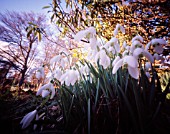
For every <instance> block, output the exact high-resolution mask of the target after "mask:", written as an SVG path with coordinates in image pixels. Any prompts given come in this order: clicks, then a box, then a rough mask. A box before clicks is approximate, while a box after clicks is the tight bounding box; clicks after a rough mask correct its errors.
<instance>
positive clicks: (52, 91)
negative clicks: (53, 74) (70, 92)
mask: <svg viewBox="0 0 170 134" xmlns="http://www.w3.org/2000/svg"><path fill="white" fill-rule="evenodd" d="M50 90H51V97H50V99H53V98H54V96H55V88H54V86H53V84H51V87H50Z"/></svg>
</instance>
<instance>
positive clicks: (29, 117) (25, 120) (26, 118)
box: [20, 110, 37, 129]
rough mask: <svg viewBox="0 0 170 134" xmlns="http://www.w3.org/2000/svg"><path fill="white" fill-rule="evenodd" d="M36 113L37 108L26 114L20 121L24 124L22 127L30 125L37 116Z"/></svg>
mask: <svg viewBox="0 0 170 134" xmlns="http://www.w3.org/2000/svg"><path fill="white" fill-rule="evenodd" d="M36 114H37V110H34V111H32V112H30V113H28V114H27V115H25V116H24V118H23V119H22V120H21V122H20V124H22V129H25V128H26V127H28V126H29V125H30V123H31V121H32V120H33V119H34V118H35V115H36Z"/></svg>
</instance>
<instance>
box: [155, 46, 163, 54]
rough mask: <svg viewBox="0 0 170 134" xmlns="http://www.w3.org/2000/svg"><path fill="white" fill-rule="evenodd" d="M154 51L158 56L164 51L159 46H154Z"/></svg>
mask: <svg viewBox="0 0 170 134" xmlns="http://www.w3.org/2000/svg"><path fill="white" fill-rule="evenodd" d="M154 50H155V52H157V53H158V54H161V53H162V52H163V51H164V49H163V46H162V45H160V44H156V45H155V47H154Z"/></svg>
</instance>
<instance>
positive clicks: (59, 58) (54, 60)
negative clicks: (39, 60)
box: [50, 55, 62, 65]
mask: <svg viewBox="0 0 170 134" xmlns="http://www.w3.org/2000/svg"><path fill="white" fill-rule="evenodd" d="M61 58H62V55H56V56H54V57H53V58H52V59H51V60H50V65H52V64H53V63H55V62H59V61H60V60H61Z"/></svg>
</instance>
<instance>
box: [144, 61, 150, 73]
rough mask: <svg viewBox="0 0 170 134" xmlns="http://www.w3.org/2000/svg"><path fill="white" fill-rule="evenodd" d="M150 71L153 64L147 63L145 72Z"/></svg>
mask: <svg viewBox="0 0 170 134" xmlns="http://www.w3.org/2000/svg"><path fill="white" fill-rule="evenodd" d="M149 69H151V63H150V62H146V63H145V70H146V71H149Z"/></svg>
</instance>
